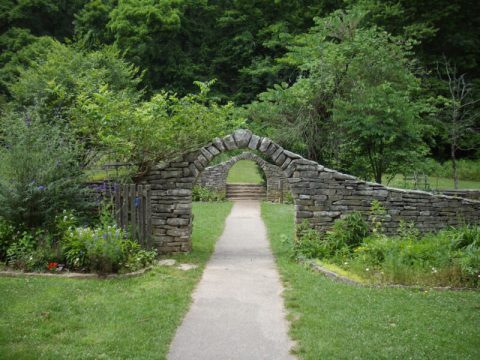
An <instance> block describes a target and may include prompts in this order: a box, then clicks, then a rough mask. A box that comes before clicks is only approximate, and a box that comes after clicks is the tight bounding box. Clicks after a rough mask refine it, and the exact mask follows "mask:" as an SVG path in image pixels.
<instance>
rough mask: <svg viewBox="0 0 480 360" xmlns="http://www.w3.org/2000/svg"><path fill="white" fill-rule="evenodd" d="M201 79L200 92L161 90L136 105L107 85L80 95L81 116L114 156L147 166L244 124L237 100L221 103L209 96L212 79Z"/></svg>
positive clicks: (99, 141) (143, 169) (193, 147)
mask: <svg viewBox="0 0 480 360" xmlns="http://www.w3.org/2000/svg"><path fill="white" fill-rule="evenodd" d="M196 84H197V86H199V88H200V92H199V93H194V94H188V95H185V96H183V97H179V96H177V95H175V94H172V93H168V92H160V93H158V94H156V95H154V96H153V97H152V98H151V99H150V100H148V101H143V102H139V103H136V104H135V105H134V104H132V103H131V102H130V98H128V97H122V94H121V93H115V92H113V91H111V90H109V89H108V88H107V87H104V88H102V89H100V90H99V91H98V92H97V93H95V94H90V95H88V96H85V97H82V98H81V99H79V106H78V108H77V109H76V110H77V112H78V114H79V116H80V117H82V119H83V120H81V121H79V122H80V123H82V124H83V125H84V126H85V127H86V128H87V129H90V132H91V133H92V134H94V136H95V140H96V141H97V142H98V144H99V145H101V146H103V148H104V149H105V150H107V151H109V152H110V153H111V156H112V157H114V158H116V159H122V160H124V161H125V162H128V163H133V164H136V165H137V166H138V170H139V172H143V171H145V170H147V169H148V168H149V166H151V165H152V164H156V163H158V162H160V161H164V160H169V159H172V158H173V157H175V156H178V155H180V154H182V153H185V152H187V151H189V150H194V149H197V148H198V147H200V146H201V145H203V144H205V143H207V142H208V141H210V140H211V139H212V138H214V137H215V136H223V135H225V134H226V133H229V132H231V131H232V130H233V129H235V128H237V127H239V126H240V125H241V124H242V119H241V118H239V117H238V116H237V114H236V112H235V111H234V107H233V104H232V103H229V104H227V105H219V104H218V103H216V102H215V101H213V100H210V99H209V98H208V92H209V90H210V85H211V84H212V83H211V82H209V83H200V82H197V83H196Z"/></svg>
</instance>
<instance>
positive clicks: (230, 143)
mask: <svg viewBox="0 0 480 360" xmlns="http://www.w3.org/2000/svg"><path fill="white" fill-rule="evenodd" d="M223 143H224V144H225V148H226V149H227V150H235V149H237V148H238V146H237V143H236V142H235V138H234V137H233V135H227V136H225V137H224V138H223Z"/></svg>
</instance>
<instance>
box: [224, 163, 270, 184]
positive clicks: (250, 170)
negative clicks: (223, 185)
mask: <svg viewBox="0 0 480 360" xmlns="http://www.w3.org/2000/svg"><path fill="white" fill-rule="evenodd" d="M265 180H266V177H265V173H264V172H263V171H262V169H261V168H260V167H259V166H258V164H257V163H256V162H255V161H253V160H239V161H237V162H236V163H235V164H233V166H232V167H231V168H230V170H229V172H228V175H227V185H234V184H251V185H264V184H265Z"/></svg>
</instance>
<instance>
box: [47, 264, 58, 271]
mask: <svg viewBox="0 0 480 360" xmlns="http://www.w3.org/2000/svg"><path fill="white" fill-rule="evenodd" d="M57 266H58V263H56V262H51V263H48V265H47V268H48V270H52V269H56V268H57Z"/></svg>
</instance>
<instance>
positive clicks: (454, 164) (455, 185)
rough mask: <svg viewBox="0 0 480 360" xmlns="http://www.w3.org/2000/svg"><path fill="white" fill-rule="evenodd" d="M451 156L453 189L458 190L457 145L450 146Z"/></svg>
mask: <svg viewBox="0 0 480 360" xmlns="http://www.w3.org/2000/svg"><path fill="white" fill-rule="evenodd" d="M450 156H451V158H452V173H453V188H454V189H455V190H457V189H458V174H457V158H456V156H455V145H454V144H452V145H451V146H450Z"/></svg>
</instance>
